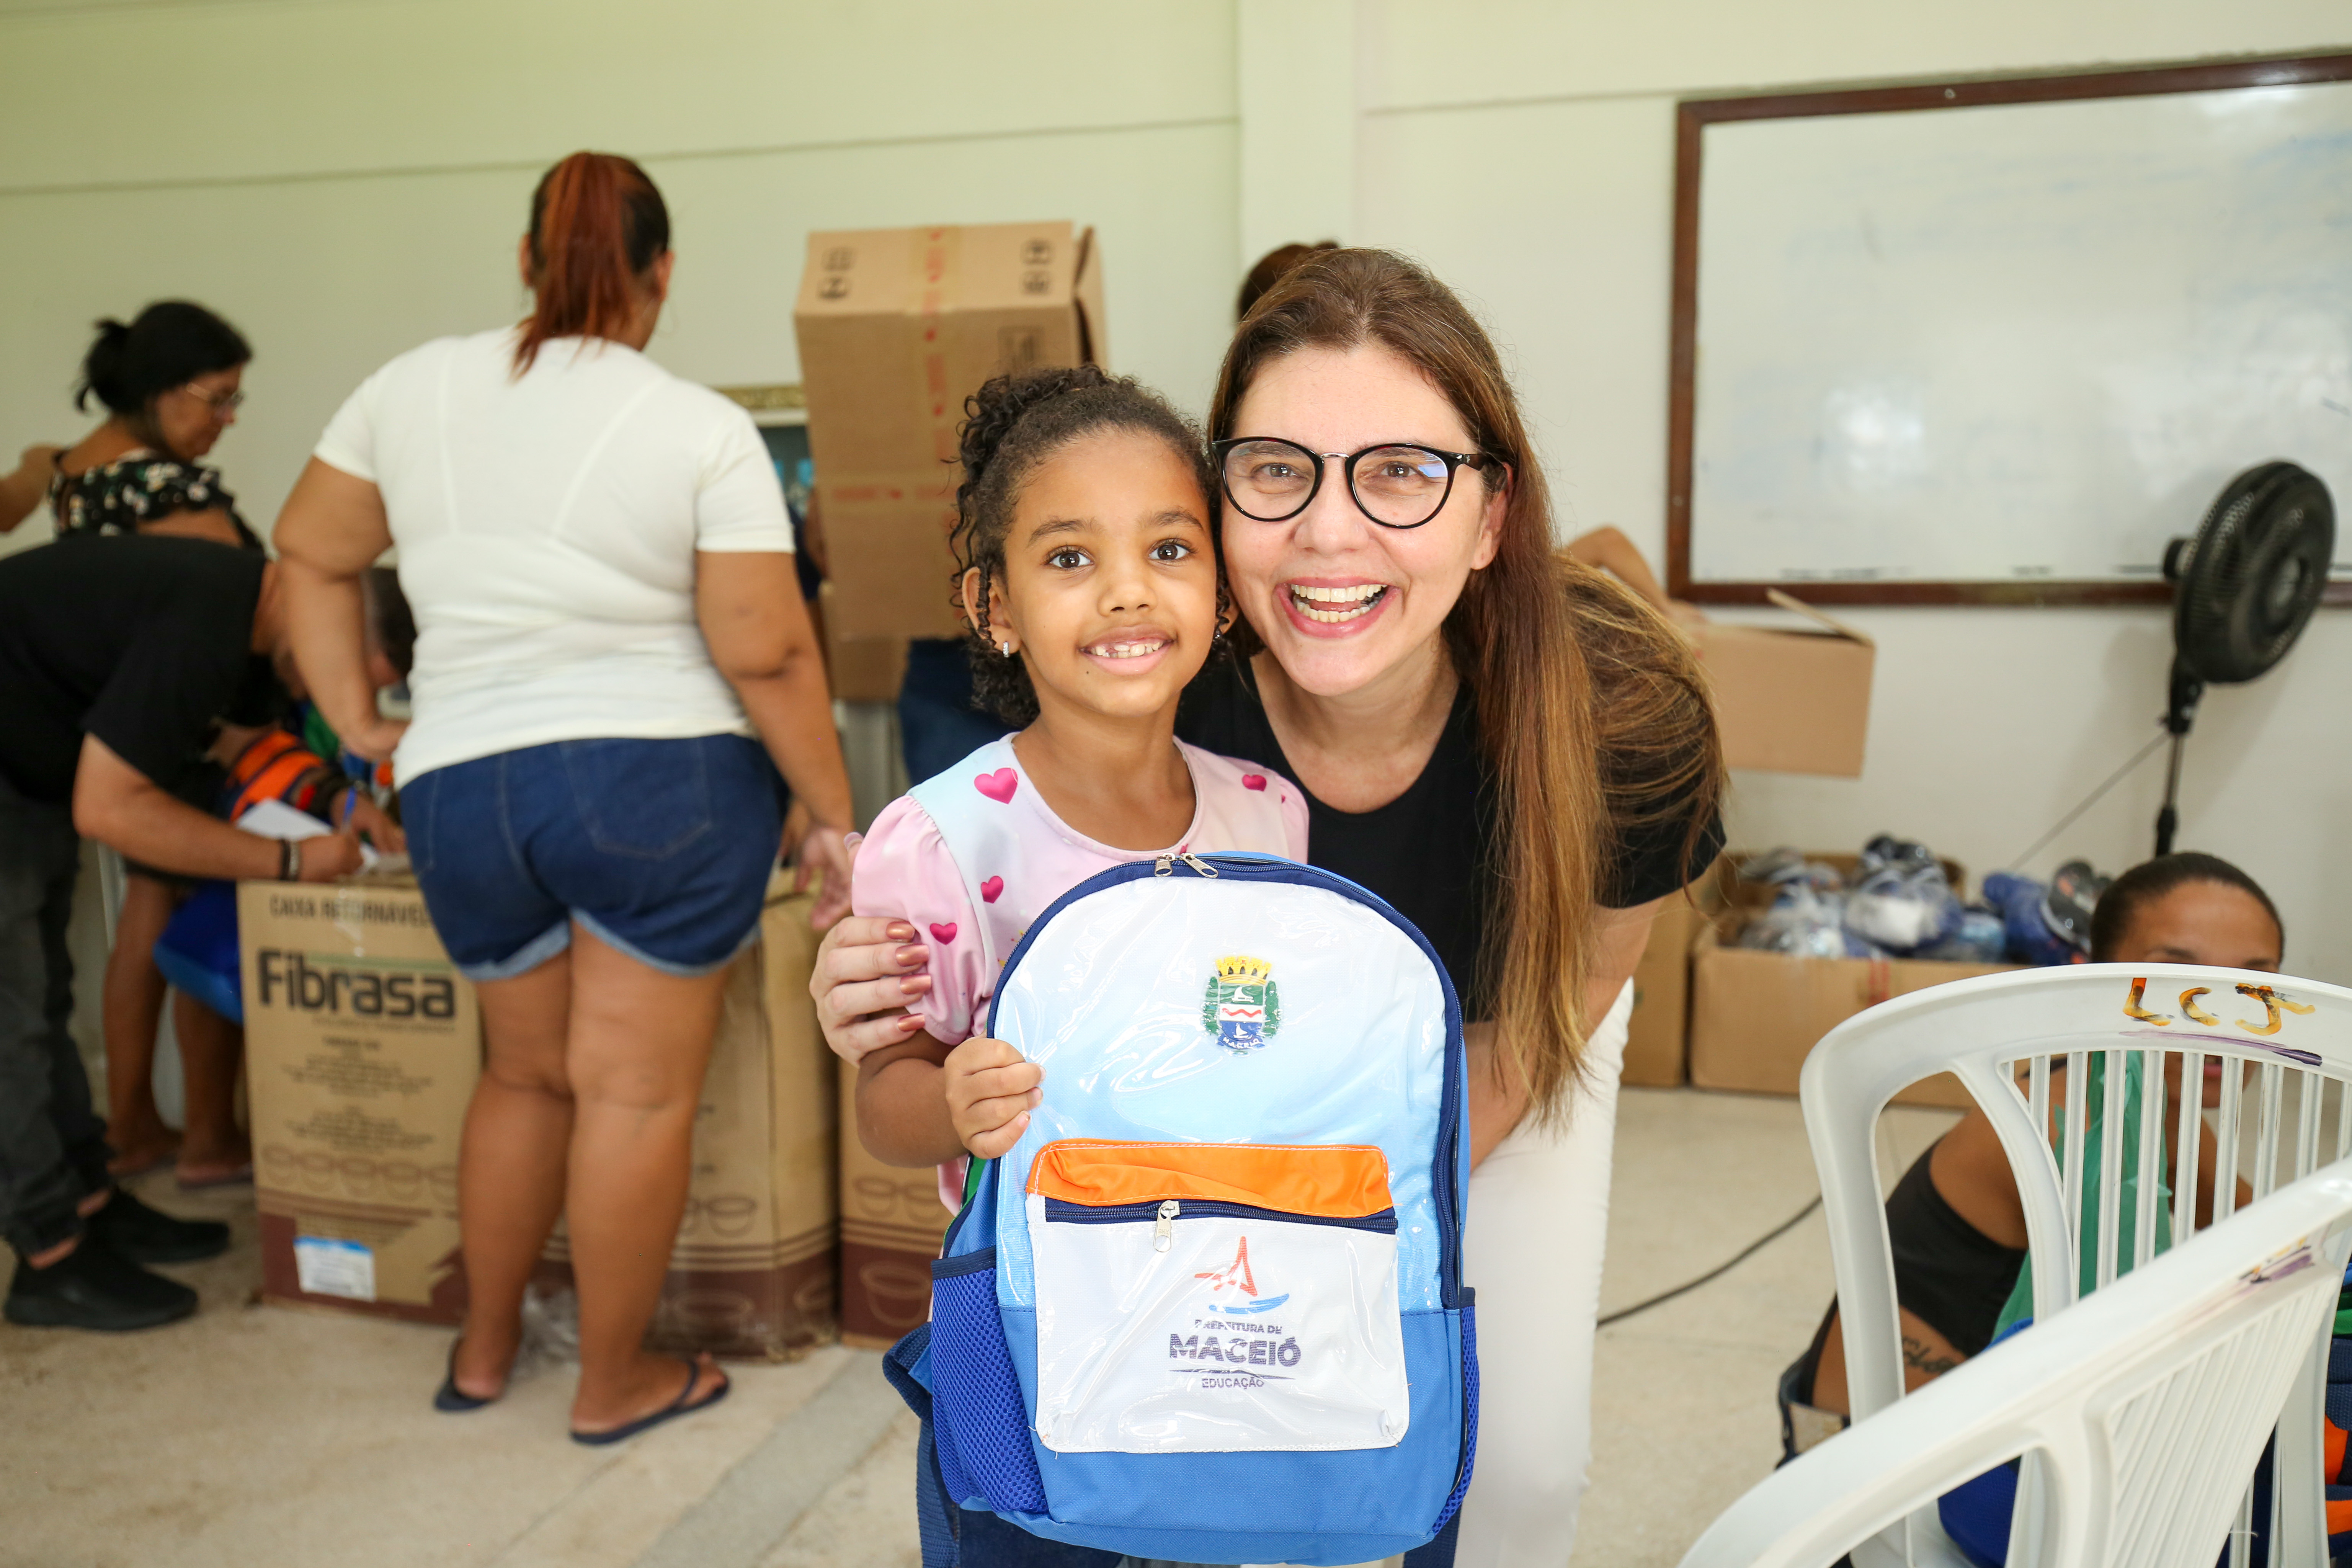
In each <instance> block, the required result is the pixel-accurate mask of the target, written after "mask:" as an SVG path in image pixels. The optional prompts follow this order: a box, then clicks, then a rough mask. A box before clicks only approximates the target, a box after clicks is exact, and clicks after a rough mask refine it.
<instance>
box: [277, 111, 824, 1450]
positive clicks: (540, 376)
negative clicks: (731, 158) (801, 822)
mask: <svg viewBox="0 0 2352 1568" xmlns="http://www.w3.org/2000/svg"><path fill="white" fill-rule="evenodd" d="M520 260H521V267H522V275H523V279H524V281H525V282H526V283H528V284H529V285H530V289H531V292H532V296H533V300H534V304H533V308H532V310H531V313H530V317H529V319H527V320H526V321H523V322H522V323H521V324H520V325H519V326H516V327H511V328H508V329H505V330H502V331H491V332H484V333H480V334H478V335H476V336H473V337H467V338H445V339H442V340H440V341H438V342H430V343H427V344H425V346H424V347H422V348H419V349H415V350H412V351H410V352H409V353H404V354H403V355H401V356H400V357H399V358H397V359H395V360H394V361H393V362H392V363H389V364H387V365H385V366H384V367H383V369H382V370H379V371H378V372H376V373H375V374H373V375H372V376H370V377H369V378H368V379H367V381H366V382H365V383H364V384H362V386H361V387H360V389H359V390H358V391H357V392H356V393H354V394H352V397H351V400H350V401H349V402H348V403H346V404H345V405H343V408H342V411H341V413H339V414H337V415H336V416H335V417H334V420H333V422H332V423H331V424H330V425H329V426H328V427H327V431H326V434H325V435H324V437H321V438H320V442H319V445H318V447H317V449H316V452H315V454H314V456H313V457H312V458H311V460H310V466H309V468H306V469H305V470H304V472H303V475H302V478H301V480H300V482H299V484H298V485H297V486H296V487H295V490H294V493H293V495H292V497H291V498H289V500H288V501H287V503H286V510H285V512H284V513H283V514H282V515H281V516H280V518H279V519H278V530H277V542H278V549H279V550H280V551H281V552H283V560H284V570H285V572H286V574H287V583H288V593H289V605H290V615H291V616H292V625H293V627H294V644H295V651H296V655H297V658H299V661H300V663H301V666H302V670H303V674H304V677H305V679H307V680H308V681H309V683H310V689H311V690H312V691H313V693H314V694H315V695H316V697H317V700H318V701H319V704H320V707H321V708H322V709H323V710H325V712H326V714H327V717H328V718H329V720H330V721H331V722H332V723H333V724H334V726H335V728H336V730H337V731H338V732H340V733H341V735H342V737H343V739H344V742H345V744H346V745H348V746H349V747H350V748H351V749H352V750H353V751H356V752H360V753H362V754H363V755H367V756H372V757H379V758H380V757H385V756H389V757H391V758H392V761H393V767H394V776H395V778H396V779H397V782H398V784H399V785H400V790H401V802H402V805H403V808H404V819H405V826H406V827H407V830H408V838H409V850H410V855H411V858H412V861H413V863H414V865H415V871H416V878H417V881H418V883H419V885H420V886H421V887H422V888H423V889H424V893H425V905H426V908H427V909H428V910H430V912H431V914H432V916H433V921H434V925H435V927H436V930H437V931H439V933H440V937H441V940H442V942H443V943H444V944H445V945H446V947H447V948H448V950H449V953H450V956H451V957H452V958H453V959H454V960H456V962H457V966H458V968H459V969H461V970H462V971H463V972H464V973H466V974H467V977H468V978H470V979H471V980H472V981H473V982H474V983H475V986H476V989H477V992H478V994H479V996H480V999H481V1008H482V1024H483V1034H484V1040H485V1045H486V1049H487V1060H486V1062H485V1064H484V1068H483V1072H482V1077H481V1080H480V1084H479V1086H478V1088H477V1089H475V1091H474V1100H473V1103H472V1106H471V1108H470V1109H469V1110H468V1111H467V1121H466V1134H465V1143H464V1146H463V1149H462V1152H461V1153H460V1157H459V1163H458V1213H459V1219H460V1223H461V1228H462V1235H463V1240H464V1249H465V1259H466V1277H467V1290H468V1294H469V1300H470V1302H471V1307H470V1312H469V1315H468V1317H467V1322H466V1326H465V1329H464V1331H463V1332H462V1333H461V1335H460V1336H459V1338H458V1340H457V1343H456V1344H455V1345H454V1346H453V1347H452V1348H451V1352H450V1359H449V1370H448V1375H447V1377H446V1379H445V1380H444V1382H443V1384H442V1386H441V1389H440V1391H439V1393H438V1394H436V1396H435V1401H434V1403H435V1404H436V1405H437V1406H438V1407H439V1408H441V1409H443V1410H445V1411H453V1412H454V1411H464V1410H471V1409H476V1408H478V1407H479V1406H481V1405H485V1404H488V1402H489V1401H491V1400H493V1399H496V1398H497V1397H498V1396H499V1394H501V1393H503V1392H504V1391H505V1387H506V1382H507V1377H508V1373H509V1369H510V1368H511V1366H512V1364H513V1362H514V1356H515V1352H516V1349H517V1346H518V1345H519V1343H520V1338H521V1317H520V1311H521V1303H522V1293H523V1285H524V1282H525V1281H526V1280H527V1279H528V1278H529V1277H530V1269H531V1266H532V1264H533V1263H534V1262H535V1261H536V1260H537V1258H538V1257H539V1254H540V1249H541V1247H542V1246H543V1245H544V1244H545V1242H546V1240H547V1235H548V1231H549V1229H550V1228H551V1226H553V1225H554V1223H555V1218H556V1215H558V1214H559V1213H561V1214H562V1215H565V1216H566V1218H567V1221H568V1223H569V1226H570V1232H571V1242H572V1268H573V1272H574V1274H575V1276H576V1277H577V1279H578V1282H579V1293H580V1388H579V1393H578V1394H577V1395H576V1396H575V1397H574V1399H573V1401H572V1436H573V1438H574V1439H576V1440H577V1441H580V1442H583V1443H610V1442H614V1441H617V1440H619V1439H620V1438H623V1437H625V1436H629V1435H630V1434H632V1433H635V1432H638V1431H642V1430H643V1429H645V1428H646V1427H647V1426H652V1425H654V1424H655V1423H656V1422H659V1421H664V1420H667V1419H668V1418H670V1417H672V1416H674V1415H683V1414H686V1413H688V1412H690V1411H694V1410H698V1409H701V1408H703V1407H704V1406H705V1405H709V1404H710V1403H712V1402H713V1401H715V1400H717V1399H718V1398H719V1397H720V1396H721V1395H722V1394H725V1393H726V1391H727V1383H726V1379H725V1377H724V1375H723V1374H722V1373H720V1372H719V1369H718V1367H717V1366H716V1365H715V1364H713V1363H711V1362H710V1361H709V1358H708V1357H703V1358H700V1359H698V1360H697V1361H695V1362H691V1363H682V1362H680V1361H678V1360H676V1359H672V1358H668V1357H660V1356H653V1355H648V1354H646V1352H645V1351H644V1349H643V1348H642V1342H643V1340H644V1338H645V1332H646V1325H647V1323H648V1322H649V1321H651V1319H652V1315H653V1310H654V1303H655V1300H656V1297H657V1296H658V1295H659V1293H660V1290H661V1283H662V1277H663V1274H664V1272H665V1271H666V1270H667V1267H668V1261H669V1253H670V1245H671V1241H672V1238H673V1237H675V1236H676V1235H677V1225H678V1218H679V1215H680V1214H681V1212H682V1211H683V1209H684V1206H685V1202H686V1189H687V1176H688V1159H689V1154H690V1139H691V1133H692V1131H693V1123H694V1116H695V1110H696V1107H697V1104H698V1100H699V1096H700V1092H701V1088H702V1075H703V1068H704V1066H705V1064H706V1063H707V1062H708V1060H709V1053H710V1044H711V1038H712V1036H713V1035H714V1033H715V1032H716V1030H717V1027H718V1022H719V991H720V984H721V977H722V974H723V972H724V971H725V969H726V967H727V965H728V963H729V962H730V960H731V959H732V958H733V957H734V956H735V955H736V953H738V952H740V951H741V950H742V949H743V948H744V947H745V946H747V945H748V944H749V943H750V942H751V940H752V938H753V936H754V934H755V933H756V931H757V930H758V925H759V919H760V907H761V901H762V900H763V898H764V897H765V894H766V889H767V884H768V879H769V874H770V872H771V870H772V868H773V867H774V865H775V862H776V848H777V844H778V841H779V838H780V837H781V835H782V820H783V814H782V805H783V803H782V792H781V791H780V790H779V788H778V781H777V773H778V772H779V771H781V772H782V775H783V779H784V780H785V781H786V782H788V783H789V784H790V785H791V788H792V792H793V795H795V796H796V797H797V798H798V799H799V801H800V802H801V804H802V805H804V806H805V807H806V808H807V810H808V812H809V815H810V816H811V818H812V820H813V821H814V825H815V826H814V827H813V828H812V830H811V831H810V832H809V834H808V836H807V837H806V838H805V839H804V841H803V843H802V845H801V846H800V850H801V864H802V866H803V868H804V869H805V868H812V867H814V868H822V869H823V870H824V871H825V873H826V879H825V887H824V896H823V897H822V899H821V900H820V901H819V906H818V913H819V915H820V917H821V918H822V919H824V920H830V919H832V918H833V916H834V915H835V913H837V912H838V910H840V909H842V908H845V907H846V905H847V902H848V890H849V878H848V855H847V851H846V849H845V844H844V837H843V836H844V834H845V831H846V830H847V828H848V826H849V820H850V816H849V813H850V804H849V780H848V774H847V772H846V770H845V768H844V766H843V764H842V759H841V748H840V743H839V742H838V740H837V739H836V738H835V734H834V729H833V713H832V705H831V699H830V695H829V693H828V692H827V690H826V686H825V679H824V667H823V664H822V662H821V661H820V658H819V656H818V650H817V646H816V640H815V637H814V633H813V632H812V630H811V628H810V625H809V620H808V614H807V611H806V609H805V608H804V607H803V604H802V601H801V596H800V594H799V592H798V589H797V586H796V584H795V581H794V577H793V532H792V524H791V521H790V519H789V516H788V514H787V513H786V511H785V510H784V498H783V492H782V488H781V487H780V486H779V485H778V483H777V480H776V475H775V470H774V468H773V467H772V464H771V463H770V461H769V458H768V454H767V451H766V448H765V447H762V446H761V441H760V437H759V432H758V431H757V430H756V429H754V428H753V427H752V425H751V417H750V416H748V415H746V414H745V413H744V412H743V411H742V410H741V409H740V408H738V407H736V406H735V405H732V404H730V403H729V402H728V401H727V400H726V399H724V398H722V397H720V396H719V395H717V394H716V393H713V392H711V391H709V389H707V388H704V387H700V386H696V385H694V384H690V383H688V382H685V381H681V380H679V379H678V378H677V377H676V376H674V375H671V374H669V373H668V372H667V371H665V370H663V369H662V368H661V367H660V366H659V365H657V364H656V363H654V362H653V361H652V360H650V359H647V358H646V356H645V353H644V350H645V347H646V343H647V342H649V341H650V340H651V338H652V337H653V332H654V326H655V323H656V321H658V320H659V319H660V316H661V309H662V303H663V301H664V300H666V299H667V296H668V292H669V279H670V268H671V266H672V261H673V258H672V256H671V254H670V248H669V213H668V209H667V207H666V206H665V205H663V202H662V198H661V193H660V192H658V191H657V190H656V189H655V188H654V184H653V182H652V181H651V180H649V179H647V178H646V174H645V171H644V170H642V169H640V168H638V167H637V166H636V164H635V163H631V162H630V161H629V160H627V159H625V158H617V157H614V156H611V155H609V154H606V153H573V154H572V156H570V157H568V158H566V159H564V160H563V161H562V163H558V164H556V165H555V167H554V168H552V169H551V170H549V171H548V172H547V174H546V175H545V177H544V178H542V179H541V181H540V183H539V188H538V190H537V191H536V192H535V193H534V194H533V195H532V196H531V203H530V233H529V234H528V235H527V236H525V237H524V239H523V242H522V247H521V257H520ZM394 544H397V545H398V546H399V549H400V582H401V586H402V588H403V589H404V591H405V592H406V594H407V596H408V599H409V602H410V604H411V605H412V606H413V607H414V609H415V617H416V626H417V639H416V647H415V670H414V673H413V674H412V675H411V677H410V682H409V684H410V689H411V692H412V694H413V696H414V699H415V721H414V722H413V723H410V724H407V725H401V724H397V723H394V722H391V721H386V720H383V719H381V718H379V717H378V716H377V714H376V710H375V703H374V690H373V687H372V685H371V684H370V682H369V680H368V679H367V676H366V674H365V671H364V664H363V653H362V642H361V578H362V574H363V573H364V572H365V571H366V570H367V569H368V567H369V566H370V565H372V564H373V563H374V561H375V560H376V558H377V557H378V556H380V555H382V554H383V552H384V551H385V550H386V549H387V548H389V547H391V546H393V545H394Z"/></svg>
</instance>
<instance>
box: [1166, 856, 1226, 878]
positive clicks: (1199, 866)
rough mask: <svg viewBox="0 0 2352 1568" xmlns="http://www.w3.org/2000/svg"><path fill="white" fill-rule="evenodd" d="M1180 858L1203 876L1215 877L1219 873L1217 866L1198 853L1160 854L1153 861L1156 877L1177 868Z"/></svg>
mask: <svg viewBox="0 0 2352 1568" xmlns="http://www.w3.org/2000/svg"><path fill="white" fill-rule="evenodd" d="M1179 860H1181V861H1183V862H1184V864H1186V865H1187V866H1190V867H1192V869H1194V870H1195V871H1198V872H1199V873H1201V875H1202V876H1203V877H1213V876H1215V875H1216V874H1217V868H1215V867H1214V866H1212V865H1210V864H1209V863H1208V862H1207V861H1206V860H1203V859H1202V858H1200V857H1199V856H1198V855H1182V854H1178V855H1162V856H1160V858H1158V859H1156V860H1154V861H1153V862H1152V863H1151V874H1152V875H1153V876H1155V877H1165V876H1167V875H1169V874H1170V873H1171V872H1172V871H1174V870H1175V869H1176V862H1177V861H1179Z"/></svg>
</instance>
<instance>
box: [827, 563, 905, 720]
mask: <svg viewBox="0 0 2352 1568" xmlns="http://www.w3.org/2000/svg"><path fill="white" fill-rule="evenodd" d="M836 597H837V595H836V592H835V588H834V585H833V584H830V583H826V584H823V585H822V586H821V587H820V588H819V589H818V590H817V606H818V611H819V615H820V616H821V618H822V619H823V620H824V667H825V674H826V677H827V679H829V680H830V681H831V682H832V685H833V694H834V696H835V697H836V698H838V699H839V700H842V701H844V702H896V701H898V683H899V682H900V681H902V680H904V679H906V678H907V639H906V638H905V637H843V636H842V635H841V634H840V632H839V631H838V630H837V629H836V628H837V627H838V626H839V625H840V620H839V617H838V615H837V613H836V611H835V598H836Z"/></svg>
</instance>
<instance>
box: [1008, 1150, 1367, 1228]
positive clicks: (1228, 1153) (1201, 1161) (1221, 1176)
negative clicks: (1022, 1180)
mask: <svg viewBox="0 0 2352 1568" xmlns="http://www.w3.org/2000/svg"><path fill="white" fill-rule="evenodd" d="M1029 1190H1030V1191H1031V1192H1033V1193H1035V1194H1039V1195H1040V1196H1042V1197H1048V1198H1060V1199H1063V1200H1065V1201H1066V1202H1068V1203H1074V1204H1091V1205H1096V1206H1097V1207H1108V1206H1109V1205H1114V1204H1148V1203H1158V1202H1160V1200H1161V1199H1163V1198H1175V1199H1177V1200H1179V1201H1180V1202H1181V1200H1183V1199H1186V1198H1198V1199H1201V1200H1202V1201H1203V1202H1215V1203H1229V1204H1249V1205H1253V1206H1254V1207H1257V1208H1267V1209H1280V1210H1281V1211H1283V1212H1284V1213H1286V1214H1297V1215H1316V1216H1318V1217H1319V1218H1324V1219H1360V1218H1362V1217H1363V1216H1364V1215H1374V1214H1379V1213H1381V1211H1382V1210H1384V1209H1388V1208H1391V1207H1394V1206H1395V1205H1394V1203H1393V1201H1392V1200H1391V1198H1390V1197H1389V1163H1388V1160H1387V1159H1386V1157H1385V1156H1383V1155H1382V1154H1381V1152H1380V1149H1379V1147H1378V1146H1377V1145H1374V1144H1370V1143H1120V1142H1113V1141H1111V1140H1109V1139H1107V1138H1065V1139H1062V1140H1060V1141H1058V1142H1053V1143H1048V1144H1046V1145H1045V1147H1044V1148H1043V1149H1040V1150H1038V1151H1037V1158H1036V1159H1035V1161H1034V1162H1033V1163H1031V1164H1030V1166H1029Z"/></svg>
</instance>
